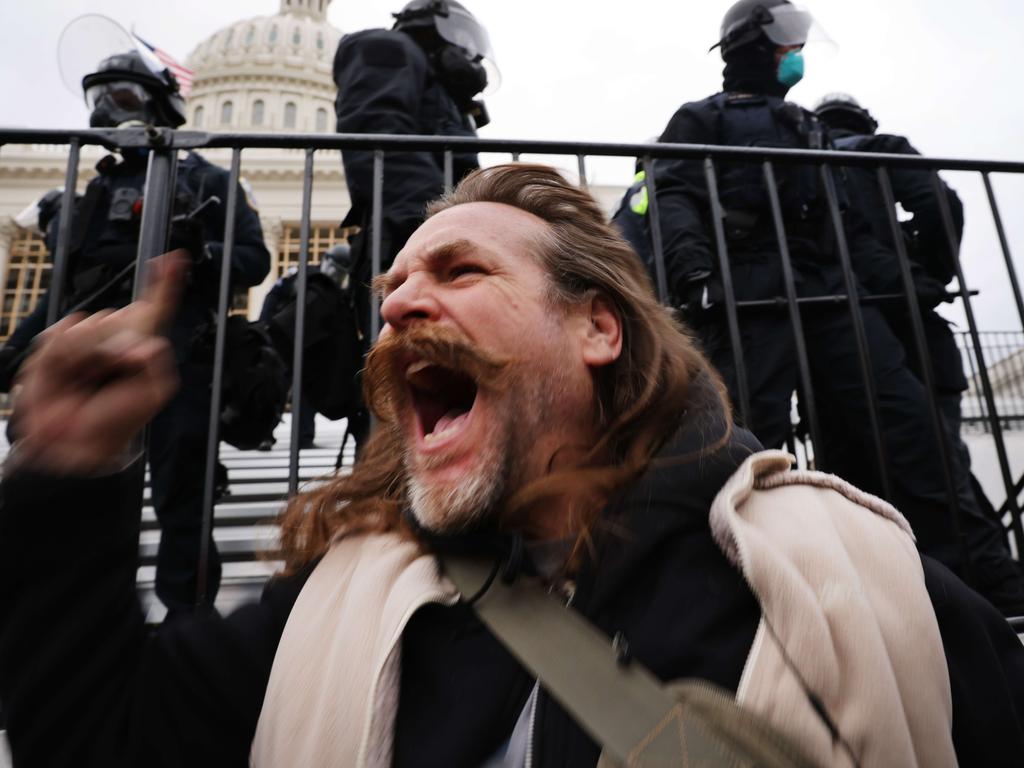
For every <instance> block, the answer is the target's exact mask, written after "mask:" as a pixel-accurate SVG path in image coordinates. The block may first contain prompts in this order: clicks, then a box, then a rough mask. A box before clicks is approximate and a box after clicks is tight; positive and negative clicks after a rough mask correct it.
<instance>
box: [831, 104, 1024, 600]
mask: <svg viewBox="0 0 1024 768" xmlns="http://www.w3.org/2000/svg"><path fill="white" fill-rule="evenodd" d="M814 112H815V114H816V115H817V116H818V118H819V119H820V120H821V121H822V122H823V123H824V124H825V125H826V126H827V127H828V129H829V137H830V139H831V143H832V145H833V146H834V147H835V148H836V149H840V150H846V151H851V152H884V153H891V154H900V155H917V154H919V153H918V151H917V150H916V149H914V147H913V146H912V145H911V143H910V142H909V141H908V140H907V139H906V137H904V136H896V135H893V134H887V133H878V132H877V131H878V122H877V121H876V120H875V118H874V117H872V115H871V113H870V112H869V111H868V110H867V109H865V108H864V107H863V106H861V105H860V104H859V103H858V102H857V100H856V99H854V98H853V97H852V96H850V95H848V94H843V93H833V94H829V95H828V96H826V97H824V98H823V99H822V100H821V101H820V102H819V103H818V105H817V106H816V107H815V110H814ZM843 174H844V177H845V180H846V188H847V190H848V192H849V195H850V202H851V204H852V205H855V206H856V207H857V208H858V209H859V211H860V212H861V214H862V215H863V217H864V219H865V220H866V221H867V222H868V223H869V225H870V227H871V231H872V233H873V234H874V236H875V237H876V238H877V239H878V240H879V241H881V242H882V243H884V244H885V245H886V246H888V248H889V250H888V251H887V252H886V254H885V255H886V257H887V258H878V259H874V260H872V261H870V262H867V263H865V262H864V261H863V260H858V259H855V260H854V264H853V266H854V270H855V271H856V272H857V276H858V277H859V278H860V280H861V282H862V283H863V284H864V285H865V286H867V288H868V290H869V291H871V292H872V293H876V294H893V293H899V292H901V291H902V286H903V283H902V278H901V276H900V271H899V263H898V260H897V258H896V252H895V243H894V241H893V230H892V227H891V224H890V221H889V214H888V211H887V210H886V206H885V200H884V198H883V196H882V192H881V189H880V188H879V186H878V179H877V178H876V177H875V174H874V173H873V172H872V171H871V170H870V169H867V168H860V167H849V168H844V169H843ZM889 177H890V183H891V185H892V191H893V197H894V199H895V201H896V202H897V203H899V204H900V205H901V206H902V208H903V210H904V211H906V212H907V213H908V214H910V215H911V216H912V218H911V219H909V220H907V221H904V222H901V224H900V227H901V230H900V237H901V238H902V239H903V242H904V244H905V247H906V252H907V256H908V258H909V259H910V261H911V263H912V264H913V265H914V267H915V268H916V269H915V273H914V277H915V280H916V282H917V283H918V290H917V294H918V298H919V299H920V300H921V301H920V306H921V324H922V328H923V330H924V338H925V343H926V345H927V348H928V353H929V357H930V359H931V373H932V380H933V382H934V385H935V395H936V400H937V404H938V406H939V409H940V411H941V412H942V416H943V419H944V427H945V429H946V434H947V435H948V438H949V444H950V446H951V447H952V449H953V451H954V452H955V454H956V456H957V459H958V461H959V462H960V464H961V465H962V466H963V467H964V468H966V469H969V468H970V465H971V455H970V452H969V451H968V449H967V445H966V444H965V443H964V441H963V438H962V437H961V436H960V423H961V414H960V399H961V395H962V393H963V391H964V390H966V389H967V377H966V376H965V374H964V369H963V359H962V357H961V355H960V350H959V349H958V348H957V344H956V340H955V338H954V337H953V333H952V331H951V330H950V326H949V322H948V321H947V320H946V319H945V318H943V317H942V316H941V315H940V314H938V312H936V311H935V307H936V306H937V305H938V304H939V302H940V301H943V300H945V299H946V294H945V286H946V284H947V283H949V282H950V280H952V279H953V277H955V275H956V268H955V263H954V261H953V260H954V259H955V258H956V254H955V253H951V251H950V244H949V240H948V238H947V235H946V232H945V228H944V226H943V221H942V213H941V209H940V203H939V199H938V197H937V195H936V182H938V185H939V188H940V189H941V190H942V193H943V194H944V195H945V197H946V202H947V205H948V210H949V213H950V217H951V220H952V224H953V229H954V235H955V237H956V240H957V242H959V241H960V237H961V235H962V233H963V226H964V213H963V205H962V204H961V202H960V198H959V197H958V196H957V194H956V192H954V191H953V190H952V189H950V188H949V186H948V185H947V184H946V183H945V182H944V181H942V179H941V178H938V177H937V175H936V174H935V173H934V172H932V171H928V170H923V169H915V168H902V167H892V168H890V169H889ZM882 311H883V313H884V314H885V317H886V319H887V320H888V322H889V326H890V327H891V328H892V330H893V332H894V333H895V334H896V336H897V337H898V338H899V340H900V341H901V342H902V344H903V346H904V349H906V350H907V362H908V365H909V367H910V369H911V370H912V371H913V372H914V374H915V375H916V376H917V377H918V378H919V379H920V380H921V381H924V376H923V374H922V372H921V370H920V367H919V366H920V360H919V358H918V354H917V351H916V349H917V347H916V344H915V341H914V334H913V331H912V327H911V322H910V318H909V314H908V311H907V306H906V303H905V302H903V301H899V302H886V303H885V304H883V305H882ZM829 455H830V457H831V459H832V461H833V468H834V469H835V470H836V471H838V472H840V473H841V474H843V476H844V477H849V478H850V479H851V480H853V481H854V482H855V483H865V484H868V485H871V484H872V481H871V472H872V468H871V467H870V466H869V465H867V464H865V462H864V461H863V457H859V456H857V454H856V452H853V451H849V450H843V446H836V448H835V449H833V450H831V451H830V453H829ZM971 490H972V492H973V493H971V494H970V495H968V496H966V497H964V498H961V500H960V504H959V508H960V521H961V522H960V525H961V528H962V531H963V536H964V542H965V545H966V547H967V548H968V550H969V552H970V557H969V562H970V565H971V569H972V571H973V574H972V575H973V578H974V581H975V582H976V583H978V584H979V585H980V586H981V589H982V591H984V592H985V593H986V594H987V595H988V596H989V597H990V599H992V601H993V602H994V603H996V604H997V605H999V606H1001V607H1003V608H1004V609H1005V610H1007V611H1011V610H1012V611H1013V612H1015V613H1020V612H1022V611H1024V580H1022V579H1021V576H1020V569H1019V566H1018V564H1017V563H1015V562H1013V561H1012V559H1011V558H1010V553H1009V548H1008V546H1007V541H1006V535H1005V532H1004V531H1003V529H1002V526H1001V524H1000V523H999V521H998V519H997V517H996V515H995V512H994V510H993V509H992V505H991V503H990V502H989V501H988V499H987V498H986V497H985V495H984V491H983V490H982V488H981V485H980V483H978V482H977V480H976V479H975V478H974V477H973V476H972V477H971ZM1013 606H1017V607H1016V608H1013Z"/></svg>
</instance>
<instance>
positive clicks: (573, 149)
mask: <svg viewBox="0 0 1024 768" xmlns="http://www.w3.org/2000/svg"><path fill="white" fill-rule="evenodd" d="M72 138H77V139H78V140H79V142H80V143H81V144H90V145H101V146H105V147H107V148H115V147H153V146H171V147H174V148H177V149H202V148H218V147H220V148H245V149H258V148H264V149H272V148H276V149H363V150H370V149H392V150H421V151H434V152H441V151H444V150H448V149H451V150H462V151H474V152H516V153H518V154H543V155H572V156H574V155H580V154H585V155H595V156H604V157H615V156H619V157H638V156H643V155H649V156H651V157H653V158H694V159H703V158H705V157H713V158H716V159H726V160H729V159H732V160H746V161H749V162H764V161H766V160H770V161H771V162H773V163H809V162H814V163H824V164H826V165H837V166H866V167H875V166H878V165H887V166H890V167H900V168H918V169H921V168H926V169H930V170H948V171H983V172H987V173H1024V162H1019V161H1009V160H971V159H966V158H944V157H924V156H921V155H896V154H885V153H880V152H843V151H835V150H821V149H779V148H774V147H729V146H722V145H717V144H635V143H615V142H572V141H542V140H535V139H529V140H526V139H481V138H474V137H471V136H413V135H409V136H405V135H396V134H356V133H330V134H328V133H289V134H275V133H242V132H237V133H236V132H223V133H220V132H218V133H207V132H204V131H172V130H169V129H156V130H147V129H142V128H124V129H91V130H78V131H68V130H51V129H31V130H30V129H24V128H21V129H11V128H0V146H2V145H4V144H67V143H69V142H70V141H71V139H72Z"/></svg>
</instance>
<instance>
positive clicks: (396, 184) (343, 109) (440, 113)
mask: <svg viewBox="0 0 1024 768" xmlns="http://www.w3.org/2000/svg"><path fill="white" fill-rule="evenodd" d="M334 82H335V84H336V85H337V86H338V96H337V99H336V101H335V110H336V113H337V117H338V122H337V129H338V132H339V133H383V134H415V135H421V136H475V135H476V131H475V130H474V129H473V127H472V125H471V124H470V122H469V120H468V119H467V117H466V116H465V115H463V114H462V112H461V111H460V110H459V108H458V107H457V106H456V104H455V101H454V100H453V99H452V97H451V96H450V95H449V94H448V92H447V91H446V90H445V89H444V87H443V86H442V84H441V82H440V81H439V80H438V78H437V75H436V73H435V70H434V67H433V65H432V64H431V62H430V59H429V58H428V57H427V54H426V53H425V52H424V51H423V49H422V48H421V47H420V46H419V45H417V44H416V42H415V41H414V40H413V39H412V38H411V37H410V36H409V35H408V34H406V33H405V32H398V31H393V30H386V29H366V30H363V31H361V32H355V33H353V34H350V35H345V37H343V38H342V39H341V43H339V45H338V51H337V53H336V54H335V57H334ZM342 162H343V164H344V167H345V181H346V183H347V184H348V189H349V195H350V196H351V198H352V208H351V210H350V211H349V213H348V215H347V216H346V217H345V221H344V222H343V223H342V224H343V226H349V225H360V226H362V227H363V228H364V229H365V228H366V227H367V226H368V225H369V222H370V214H371V210H372V204H373V152H372V151H353V150H349V151H346V152H343V153H342ZM477 165H478V164H477V158H476V154H475V153H474V154H467V153H456V154H455V155H454V156H453V180H454V181H456V182H457V181H458V180H459V179H460V178H462V176H464V175H465V174H466V173H468V172H469V171H471V170H473V169H475V168H476V167H477ZM443 191H444V156H443V153H430V152H407V151H406V152H402V151H388V152H386V153H385V155H384V188H383V192H384V194H383V201H384V206H383V211H382V214H383V216H382V220H383V222H384V227H383V231H382V240H383V249H382V253H383V259H384V263H383V264H382V267H381V269H382V270H384V269H387V268H388V266H390V260H391V259H393V258H394V255H395V253H397V252H398V250H399V249H400V248H401V247H402V245H404V243H405V240H406V239H407V238H408V237H409V235H410V234H411V233H412V232H413V230H415V229H416V227H417V226H419V224H420V223H421V222H422V221H423V216H424V209H425V207H426V204H427V203H428V202H429V201H431V200H434V199H435V198H437V197H440V195H441V193H442V192H443Z"/></svg>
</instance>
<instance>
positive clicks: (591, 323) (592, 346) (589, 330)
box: [581, 293, 622, 368]
mask: <svg viewBox="0 0 1024 768" xmlns="http://www.w3.org/2000/svg"><path fill="white" fill-rule="evenodd" d="M581 309H582V311H583V315H584V316H583V318H582V319H583V321H584V327H583V336H582V340H581V341H582V351H583V362H585V363H586V364H587V365H588V366H590V367H591V368H600V367H601V366H604V365H609V364H611V363H614V362H615V361H616V360H618V359H619V355H620V354H622V320H621V318H620V317H619V313H618V311H616V309H615V305H614V304H613V303H612V302H611V300H610V299H609V298H608V297H607V296H605V295H604V294H602V293H595V294H594V295H593V296H591V297H590V299H589V300H588V301H586V302H584V304H583V306H582V307H581Z"/></svg>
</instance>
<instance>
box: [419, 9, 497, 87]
mask: <svg viewBox="0 0 1024 768" xmlns="http://www.w3.org/2000/svg"><path fill="white" fill-rule="evenodd" d="M444 6H445V8H446V12H445V13H439V14H437V15H436V16H434V25H435V28H436V29H437V34H438V35H440V36H441V38H442V39H443V40H444V41H445V42H446V43H449V44H451V45H454V46H457V47H459V48H461V49H462V50H464V51H465V52H466V54H467V55H468V57H469V58H470V59H471V60H473V61H482V63H483V67H484V69H485V70H486V72H487V89H486V91H485V92H486V93H491V92H493V91H494V90H495V89H496V88H497V87H498V84H499V83H500V82H501V73H500V72H499V71H498V65H497V62H496V61H495V58H494V49H493V48H491V38H490V36H489V35H488V34H487V30H486V29H484V27H483V25H482V24H481V23H480V22H479V21H477V20H476V19H475V18H474V17H473V14H471V13H470V12H469V11H467V10H466V9H465V8H463V7H461V6H459V5H456V4H455V3H445V4H444Z"/></svg>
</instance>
